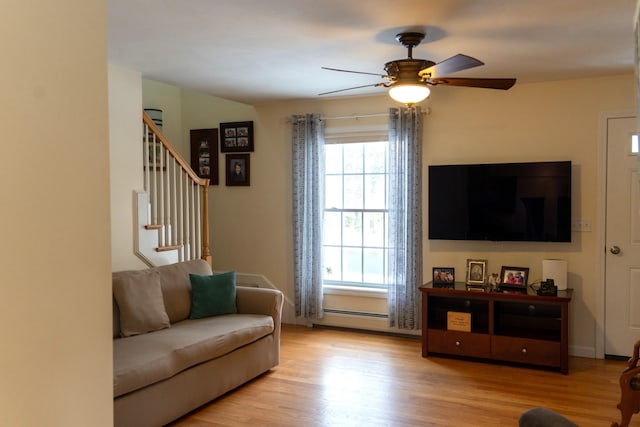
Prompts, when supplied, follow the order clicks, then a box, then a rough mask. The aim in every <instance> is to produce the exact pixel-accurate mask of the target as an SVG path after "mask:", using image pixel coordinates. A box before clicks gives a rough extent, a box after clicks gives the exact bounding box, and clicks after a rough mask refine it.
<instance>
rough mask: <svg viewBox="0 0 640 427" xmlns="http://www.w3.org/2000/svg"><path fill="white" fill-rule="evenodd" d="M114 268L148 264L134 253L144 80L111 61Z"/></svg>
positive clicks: (139, 185)
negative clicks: (135, 206) (135, 207)
mask: <svg viewBox="0 0 640 427" xmlns="http://www.w3.org/2000/svg"><path fill="white" fill-rule="evenodd" d="M109 141H110V152H109V155H110V159H111V268H112V270H113V271H121V270H138V269H143V268H146V267H147V265H146V264H145V263H144V262H142V260H140V258H138V257H137V256H136V255H135V254H134V244H133V241H134V221H133V219H134V215H135V212H134V204H133V191H134V190H143V189H144V182H143V173H142V166H141V165H142V160H143V155H142V84H141V75H140V73H139V72H138V71H134V70H129V69H126V68H123V67H119V66H115V65H109Z"/></svg>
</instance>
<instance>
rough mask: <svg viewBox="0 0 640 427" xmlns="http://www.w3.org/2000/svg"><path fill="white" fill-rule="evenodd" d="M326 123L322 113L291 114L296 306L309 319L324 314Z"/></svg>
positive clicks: (297, 311) (299, 315) (302, 316)
mask: <svg viewBox="0 0 640 427" xmlns="http://www.w3.org/2000/svg"><path fill="white" fill-rule="evenodd" d="M323 126H324V124H323V121H322V120H321V119H320V115H318V114H306V115H294V116H292V117H291V133H292V167H291V170H292V173H293V177H292V178H293V179H292V184H293V257H294V259H293V270H294V293H295V309H296V316H297V317H299V318H302V319H304V320H306V321H307V322H308V323H309V322H310V321H312V320H315V319H320V318H322V317H323V308H322V295H323V294H322V265H323V263H322V218H323V213H324V138H323V134H324V129H323Z"/></svg>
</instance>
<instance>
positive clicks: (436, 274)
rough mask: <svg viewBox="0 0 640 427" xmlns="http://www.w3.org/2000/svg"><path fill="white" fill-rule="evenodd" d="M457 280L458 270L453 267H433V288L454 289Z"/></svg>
mask: <svg viewBox="0 0 640 427" xmlns="http://www.w3.org/2000/svg"><path fill="white" fill-rule="evenodd" d="M455 280H456V270H455V268H453V267H433V286H434V287H436V288H437V287H443V288H444V287H450V288H453V287H454V284H455Z"/></svg>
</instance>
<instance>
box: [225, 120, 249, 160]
mask: <svg viewBox="0 0 640 427" xmlns="http://www.w3.org/2000/svg"><path fill="white" fill-rule="evenodd" d="M220 151H221V152H223V153H242V152H245V153H246V152H250V151H253V122H252V121H251V122H227V123H220Z"/></svg>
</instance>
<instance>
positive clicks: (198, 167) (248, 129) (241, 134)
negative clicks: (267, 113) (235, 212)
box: [190, 121, 254, 187]
mask: <svg viewBox="0 0 640 427" xmlns="http://www.w3.org/2000/svg"><path fill="white" fill-rule="evenodd" d="M190 137H191V141H190V142H191V168H192V169H193V170H194V171H195V172H196V174H197V175H198V176H199V177H201V178H207V179H209V182H210V184H212V185H218V184H219V178H218V176H219V164H218V142H219V146H220V153H225V185H226V186H230V187H232V186H249V185H250V184H251V163H250V160H251V159H250V154H249V153H250V152H253V151H254V134H253V121H244V122H224V123H220V128H219V132H218V129H191V132H190Z"/></svg>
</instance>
